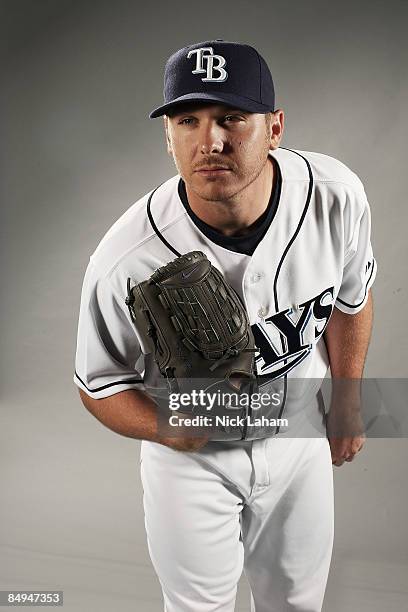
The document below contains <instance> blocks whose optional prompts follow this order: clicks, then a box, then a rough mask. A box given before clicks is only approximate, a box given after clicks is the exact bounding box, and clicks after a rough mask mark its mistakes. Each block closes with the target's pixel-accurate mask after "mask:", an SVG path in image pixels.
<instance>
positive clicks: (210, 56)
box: [187, 47, 228, 83]
mask: <svg viewBox="0 0 408 612" xmlns="http://www.w3.org/2000/svg"><path fill="white" fill-rule="evenodd" d="M194 53H196V54H197V56H196V67H195V69H194V70H193V71H192V74H202V73H203V72H204V73H206V76H205V77H203V78H202V79H201V80H202V81H213V82H214V81H216V82H218V83H222V82H224V81H226V80H227V78H228V72H227V71H226V70H224V66H225V64H226V61H225V57H223V56H222V55H214V49H213V48H212V47H201V48H200V49H191V51H189V52H188V54H187V59H190V57H191V56H192V55H194ZM214 60H218V62H217V64H214ZM204 61H205V62H206V63H207V67H206V68H204V66H203V62H204ZM214 70H216V71H217V72H218V76H217V77H215V76H214Z"/></svg>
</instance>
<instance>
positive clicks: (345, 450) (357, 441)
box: [329, 435, 366, 467]
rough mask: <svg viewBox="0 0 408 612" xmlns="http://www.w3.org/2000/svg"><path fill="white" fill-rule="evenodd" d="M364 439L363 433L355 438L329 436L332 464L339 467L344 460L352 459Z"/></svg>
mask: <svg viewBox="0 0 408 612" xmlns="http://www.w3.org/2000/svg"><path fill="white" fill-rule="evenodd" d="M365 439H366V436H365V435H363V436H357V437H356V438H350V437H348V438H333V437H332V438H329V444H330V450H331V456H332V464H333V465H335V466H336V467H340V466H341V465H343V463H344V462H345V461H353V459H354V457H355V455H356V454H357V453H358V451H360V450H361V449H362V448H363V446H364V442H365Z"/></svg>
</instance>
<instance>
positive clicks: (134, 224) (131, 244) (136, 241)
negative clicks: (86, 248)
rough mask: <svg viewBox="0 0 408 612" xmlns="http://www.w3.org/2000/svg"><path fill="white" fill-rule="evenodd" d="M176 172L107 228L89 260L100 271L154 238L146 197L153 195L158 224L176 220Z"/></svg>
mask: <svg viewBox="0 0 408 612" xmlns="http://www.w3.org/2000/svg"><path fill="white" fill-rule="evenodd" d="M178 182H179V176H178V175H176V176H173V177H171V178H170V179H168V180H167V181H165V182H164V183H162V184H161V185H159V186H158V187H155V188H154V189H152V190H151V191H149V192H148V193H146V194H145V195H143V196H142V197H141V198H139V199H138V200H137V201H136V202H135V203H134V204H132V205H131V206H130V207H129V208H128V209H127V210H126V211H125V212H124V213H123V214H122V215H121V216H120V217H119V218H118V219H117V220H116V221H115V222H114V223H113V225H112V226H111V227H110V228H109V229H108V230H107V232H106V233H105V234H104V236H103V237H102V239H101V240H100V242H99V244H98V245H97V247H96V248H95V250H94V252H93V253H92V255H91V256H90V261H91V262H92V263H93V265H94V267H95V268H98V270H99V271H100V273H101V274H103V275H109V274H110V271H111V270H112V269H113V268H114V267H115V266H117V265H118V264H119V263H120V262H121V261H122V260H123V259H125V258H126V257H127V256H132V255H133V254H134V252H135V251H137V250H138V249H139V248H141V247H143V248H148V244H149V242H150V241H152V240H155V239H157V236H156V234H155V231H154V228H153V226H152V224H151V220H150V217H149V211H148V204H149V200H151V201H152V200H153V199H154V213H155V214H154V217H155V222H157V223H158V224H159V226H163V225H166V224H171V223H172V222H176V221H177V218H178V217H179V216H180V215H179V212H180V208H179V206H178V205H177V198H178V195H177V193H178V192H177V187H178Z"/></svg>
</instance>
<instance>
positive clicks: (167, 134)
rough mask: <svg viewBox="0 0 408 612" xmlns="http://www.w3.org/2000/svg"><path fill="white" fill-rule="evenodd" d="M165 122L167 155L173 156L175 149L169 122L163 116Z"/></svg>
mask: <svg viewBox="0 0 408 612" xmlns="http://www.w3.org/2000/svg"><path fill="white" fill-rule="evenodd" d="M163 121H164V131H165V133H166V145H167V153H168V154H169V155H173V149H172V148H171V140H170V136H169V120H168V117H167V116H166V115H164V116H163Z"/></svg>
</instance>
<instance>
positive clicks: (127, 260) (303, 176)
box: [74, 148, 377, 398]
mask: <svg viewBox="0 0 408 612" xmlns="http://www.w3.org/2000/svg"><path fill="white" fill-rule="evenodd" d="M270 155H271V156H273V158H274V159H275V160H276V162H277V164H278V166H279V169H280V174H281V181H282V182H281V189H280V195H279V201H278V203H277V210H276V214H275V215H274V218H273V221H272V223H271V224H270V226H269V228H268V230H267V232H266V234H265V235H264V236H263V238H262V240H261V241H260V243H259V244H258V246H257V247H256V249H255V251H254V252H253V254H252V255H251V256H249V255H246V254H242V253H238V252H235V251H232V250H229V249H227V248H225V247H223V246H220V245H218V244H216V243H214V242H212V241H211V240H210V239H209V238H208V237H207V236H206V235H205V234H204V233H203V232H202V231H200V229H199V228H198V227H197V226H196V224H195V223H194V221H193V220H192V218H191V216H190V215H189V214H187V212H186V209H185V207H184V206H183V203H182V202H181V200H180V196H179V193H178V184H179V180H180V176H179V175H176V176H174V177H172V178H170V179H169V180H167V181H166V182H165V183H163V184H162V185H160V186H159V187H157V188H156V189H155V190H153V191H152V192H150V193H148V194H146V195H145V196H143V197H142V198H141V199H140V200H138V201H137V202H136V203H135V204H133V205H132V206H131V207H130V208H129V209H128V210H127V211H126V212H125V213H124V214H123V215H122V216H121V217H120V218H119V219H118V220H117V221H116V223H114V225H113V226H112V227H111V228H110V230H109V231H108V232H107V233H106V235H105V236H104V237H103V239H102V240H101V242H100V243H99V245H98V247H97V248H96V250H95V251H94V253H93V254H92V255H91V257H90V261H89V265H88V267H87V270H86V274H85V278H84V282H83V287H82V297H81V305H80V315H79V326H78V339H77V351H76V363H75V370H76V371H75V376H74V382H75V383H76V385H78V386H79V387H80V388H81V389H83V390H84V391H85V392H86V393H87V394H88V395H89V396H91V397H93V398H104V397H107V396H109V395H112V394H114V393H118V392H119V391H124V390H126V389H141V390H143V389H145V388H146V387H145V385H146V386H147V388H154V387H155V386H156V385H157V381H158V380H159V379H160V378H161V376H160V373H159V371H158V368H157V366H156V363H155V361H154V358H153V355H152V354H151V353H150V354H149V353H148V349H147V343H146V339H145V338H143V337H141V335H140V334H139V333H138V330H136V329H135V327H134V324H133V323H132V321H131V319H130V315H129V312H128V308H127V306H126V305H125V298H126V293H127V291H126V285H127V279H128V278H131V279H132V281H133V283H134V284H136V283H138V282H141V281H143V280H146V279H147V278H148V277H149V276H150V275H151V274H152V273H153V272H154V271H155V270H156V269H157V268H158V267H160V266H163V265H165V264H166V263H168V262H169V261H171V260H172V259H174V258H175V257H176V256H177V255H179V254H182V253H187V252H188V251H194V250H199V251H203V252H204V253H205V254H206V255H207V257H208V258H209V260H210V261H211V262H212V264H213V265H214V266H216V267H217V268H218V269H219V270H220V271H222V272H223V274H224V275H225V277H226V280H227V281H228V282H229V283H230V284H231V285H232V286H233V287H234V289H235V290H236V291H237V292H238V294H239V295H240V297H241V298H242V300H243V302H244V304H245V305H246V308H247V312H248V315H249V320H250V323H251V326H252V330H253V332H254V336H255V341H256V344H257V347H258V348H259V351H260V352H259V355H258V357H257V371H258V374H260V375H263V374H267V375H270V376H273V377H275V378H276V379H278V378H279V379H287V378H290V377H296V378H301V379H310V380H321V379H322V378H324V377H325V375H326V373H327V369H328V366H329V360H328V354H327V351H326V346H325V343H324V340H323V332H324V329H325V327H326V326H327V323H328V321H329V318H330V315H331V313H332V311H333V308H334V306H336V307H337V308H339V309H340V310H341V311H343V312H345V313H348V314H354V313H357V312H359V311H360V310H361V309H362V308H363V307H364V305H365V303H366V301H367V297H368V290H369V288H370V287H371V285H372V284H373V282H374V279H375V276H376V272H377V264H376V261H375V259H374V256H373V251H372V246H371V240H370V207H369V203H368V201H367V197H366V194H365V191H364V188H363V185H362V183H361V181H360V180H359V178H358V177H357V176H356V174H354V173H353V172H352V171H351V170H350V169H349V168H348V167H347V166H345V165H344V164H343V163H341V162H340V161H338V160H336V159H334V158H332V157H329V156H327V155H322V154H318V153H312V152H306V151H293V150H289V149H283V148H279V149H277V150H275V151H270ZM159 386H162V383H159ZM302 397H304V396H303V395H302Z"/></svg>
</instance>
